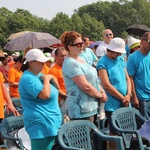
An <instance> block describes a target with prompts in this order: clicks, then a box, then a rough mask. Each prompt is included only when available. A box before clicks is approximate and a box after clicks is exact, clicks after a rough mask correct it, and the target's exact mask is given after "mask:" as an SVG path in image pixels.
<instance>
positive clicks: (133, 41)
mask: <svg viewBox="0 0 150 150" xmlns="http://www.w3.org/2000/svg"><path fill="white" fill-rule="evenodd" d="M127 42H128V45H129V47H130V49H133V48H135V47H138V46H140V43H141V41H140V40H139V39H136V38H134V37H132V36H128V38H127Z"/></svg>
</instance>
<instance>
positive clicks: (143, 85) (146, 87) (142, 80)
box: [127, 32, 150, 114]
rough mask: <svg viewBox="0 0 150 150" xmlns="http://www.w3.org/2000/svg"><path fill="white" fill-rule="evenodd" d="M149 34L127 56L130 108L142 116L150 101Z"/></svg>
mask: <svg viewBox="0 0 150 150" xmlns="http://www.w3.org/2000/svg"><path fill="white" fill-rule="evenodd" d="M149 51H150V32H145V33H144V34H143V35H142V37H141V47H140V49H139V50H137V51H136V52H134V53H133V54H131V55H129V57H128V60H127V71H128V74H129V76H130V78H131V83H132V106H133V107H135V108H137V109H139V111H140V112H141V114H144V107H145V105H146V103H147V102H149V101H150V53H149Z"/></svg>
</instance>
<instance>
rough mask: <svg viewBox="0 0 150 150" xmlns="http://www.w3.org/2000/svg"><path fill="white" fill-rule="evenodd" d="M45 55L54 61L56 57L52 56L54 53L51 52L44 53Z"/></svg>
mask: <svg viewBox="0 0 150 150" xmlns="http://www.w3.org/2000/svg"><path fill="white" fill-rule="evenodd" d="M44 55H45V56H46V57H47V58H49V61H51V62H54V58H53V57H52V55H51V54H50V53H44Z"/></svg>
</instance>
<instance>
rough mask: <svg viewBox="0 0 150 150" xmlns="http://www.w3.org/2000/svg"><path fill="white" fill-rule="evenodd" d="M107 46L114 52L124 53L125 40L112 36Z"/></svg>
mask: <svg viewBox="0 0 150 150" xmlns="http://www.w3.org/2000/svg"><path fill="white" fill-rule="evenodd" d="M107 48H108V49H109V50H111V51H114V52H118V53H126V50H125V41H124V40H123V39H122V38H119V37H116V38H113V39H112V40H111V41H110V43H109V44H108V46H107Z"/></svg>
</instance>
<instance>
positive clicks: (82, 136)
mask: <svg viewBox="0 0 150 150" xmlns="http://www.w3.org/2000/svg"><path fill="white" fill-rule="evenodd" d="M92 133H96V135H98V137H99V138H101V139H103V140H112V141H115V142H117V148H118V149H121V150H124V146H123V141H122V138H121V137H116V136H115V137H114V136H108V135H104V134H103V133H102V132H100V130H99V129H98V128H97V127H96V126H95V125H94V123H92V122H90V121H87V120H75V121H70V122H67V123H65V124H63V125H62V126H61V128H60V129H59V131H58V142H59V144H60V145H61V147H62V148H64V149H69V150H92V147H93V146H92V145H93V144H92V143H91V139H92V138H91V135H92Z"/></svg>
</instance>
